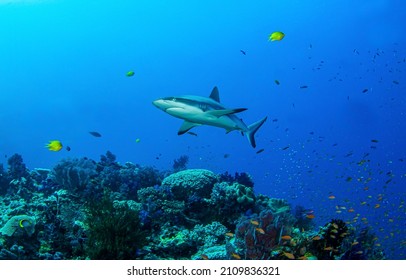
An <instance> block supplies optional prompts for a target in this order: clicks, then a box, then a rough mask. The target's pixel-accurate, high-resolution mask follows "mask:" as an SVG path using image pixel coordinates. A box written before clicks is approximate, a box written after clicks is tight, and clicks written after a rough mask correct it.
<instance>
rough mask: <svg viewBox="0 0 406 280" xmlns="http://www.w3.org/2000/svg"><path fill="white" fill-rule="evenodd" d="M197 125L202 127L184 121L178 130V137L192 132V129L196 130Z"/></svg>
mask: <svg viewBox="0 0 406 280" xmlns="http://www.w3.org/2000/svg"><path fill="white" fill-rule="evenodd" d="M197 125H200V124H198V123H192V122H188V121H184V122H183V123H182V125H181V127H180V128H179V130H178V135H182V134H185V133H186V132H188V131H189V130H191V129H192V128H194V127H195V126H197Z"/></svg>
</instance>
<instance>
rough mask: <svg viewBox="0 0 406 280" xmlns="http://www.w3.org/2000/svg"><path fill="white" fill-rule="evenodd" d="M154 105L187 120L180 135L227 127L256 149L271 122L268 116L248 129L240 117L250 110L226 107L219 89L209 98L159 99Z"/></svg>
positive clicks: (176, 97) (192, 96)
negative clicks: (197, 129)
mask: <svg viewBox="0 0 406 280" xmlns="http://www.w3.org/2000/svg"><path fill="white" fill-rule="evenodd" d="M152 103H153V104H154V105H155V106H156V107H157V108H158V109H161V110H162V111H164V112H166V113H168V114H169V115H171V116H174V117H176V118H179V119H182V120H184V121H183V123H182V125H181V127H180V128H179V131H178V135H182V134H185V133H186V132H188V131H189V130H191V129H192V128H194V127H196V126H201V125H209V126H215V127H220V128H224V129H225V130H226V133H229V132H231V131H234V130H237V131H240V132H241V133H242V135H246V136H247V138H248V142H249V143H250V144H251V146H252V147H253V148H255V147H256V143H255V133H256V132H257V131H258V129H259V128H260V127H261V126H262V125H263V124H264V122H265V121H266V119H267V117H264V118H262V119H261V120H259V121H257V122H255V123H253V124H251V125H248V126H247V125H246V124H245V123H244V121H243V120H242V119H241V118H239V117H238V116H237V115H236V114H238V113H241V112H243V111H245V110H247V108H234V109H229V108H226V107H225V106H224V105H223V104H221V103H220V94H219V90H218V88H217V87H216V86H215V87H214V88H213V90H212V91H211V94H210V96H209V97H203V96H197V95H182V96H174V97H164V98H159V99H156V100H154V101H153V102H152Z"/></svg>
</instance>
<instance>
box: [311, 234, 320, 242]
mask: <svg viewBox="0 0 406 280" xmlns="http://www.w3.org/2000/svg"><path fill="white" fill-rule="evenodd" d="M320 239H321V237H320V236H318V235H316V236H315V237H313V238H312V240H314V241H317V240H320Z"/></svg>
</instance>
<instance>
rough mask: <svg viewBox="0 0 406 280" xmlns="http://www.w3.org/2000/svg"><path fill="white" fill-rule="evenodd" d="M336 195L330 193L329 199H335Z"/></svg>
mask: <svg viewBox="0 0 406 280" xmlns="http://www.w3.org/2000/svg"><path fill="white" fill-rule="evenodd" d="M335 198H336V197H335V196H334V195H330V196H329V197H328V199H335Z"/></svg>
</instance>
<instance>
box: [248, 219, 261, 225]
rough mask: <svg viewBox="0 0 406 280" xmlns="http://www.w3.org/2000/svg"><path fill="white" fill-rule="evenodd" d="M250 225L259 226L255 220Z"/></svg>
mask: <svg viewBox="0 0 406 280" xmlns="http://www.w3.org/2000/svg"><path fill="white" fill-rule="evenodd" d="M250 223H251V224H253V225H254V226H259V222H258V221H256V220H251V221H250Z"/></svg>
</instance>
